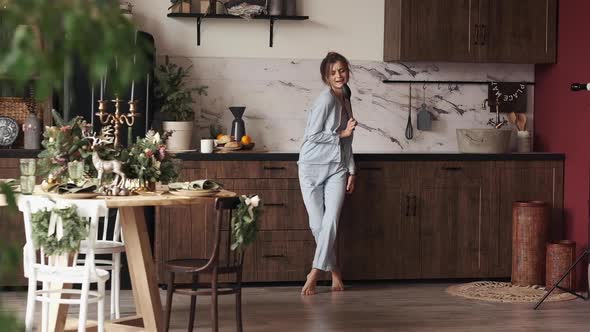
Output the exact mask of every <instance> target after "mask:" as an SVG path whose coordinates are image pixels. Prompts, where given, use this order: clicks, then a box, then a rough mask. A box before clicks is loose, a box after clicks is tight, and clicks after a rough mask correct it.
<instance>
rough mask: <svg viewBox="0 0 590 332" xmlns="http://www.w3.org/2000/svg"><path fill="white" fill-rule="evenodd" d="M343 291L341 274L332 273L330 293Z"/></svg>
mask: <svg viewBox="0 0 590 332" xmlns="http://www.w3.org/2000/svg"><path fill="white" fill-rule="evenodd" d="M343 290H344V283H342V274H341V273H340V271H332V291H333V292H342V291H343Z"/></svg>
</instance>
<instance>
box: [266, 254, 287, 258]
mask: <svg viewBox="0 0 590 332" xmlns="http://www.w3.org/2000/svg"><path fill="white" fill-rule="evenodd" d="M285 257H287V256H285V255H262V258H285Z"/></svg>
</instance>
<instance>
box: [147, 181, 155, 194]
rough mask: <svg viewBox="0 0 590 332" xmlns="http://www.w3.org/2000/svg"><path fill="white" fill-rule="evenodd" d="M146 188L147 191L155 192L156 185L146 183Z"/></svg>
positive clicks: (150, 182) (149, 182)
mask: <svg viewBox="0 0 590 332" xmlns="http://www.w3.org/2000/svg"><path fill="white" fill-rule="evenodd" d="M146 188H147V190H148V191H151V192H154V191H156V183H155V182H152V181H148V182H147V184H146Z"/></svg>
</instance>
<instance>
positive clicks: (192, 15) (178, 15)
mask: <svg viewBox="0 0 590 332" xmlns="http://www.w3.org/2000/svg"><path fill="white" fill-rule="evenodd" d="M168 17H172V18H196V19H197V45H201V22H202V20H203V19H204V18H221V19H242V20H243V18H242V17H240V16H234V15H229V14H201V13H169V14H168ZM252 19H253V20H269V22H270V40H269V47H272V46H273V35H274V25H275V21H277V20H284V21H303V20H307V19H309V16H286V15H258V16H254V17H252Z"/></svg>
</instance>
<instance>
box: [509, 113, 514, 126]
mask: <svg viewBox="0 0 590 332" xmlns="http://www.w3.org/2000/svg"><path fill="white" fill-rule="evenodd" d="M508 121H510V123H512V124H516V113H514V112H510V113H509V114H508Z"/></svg>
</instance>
